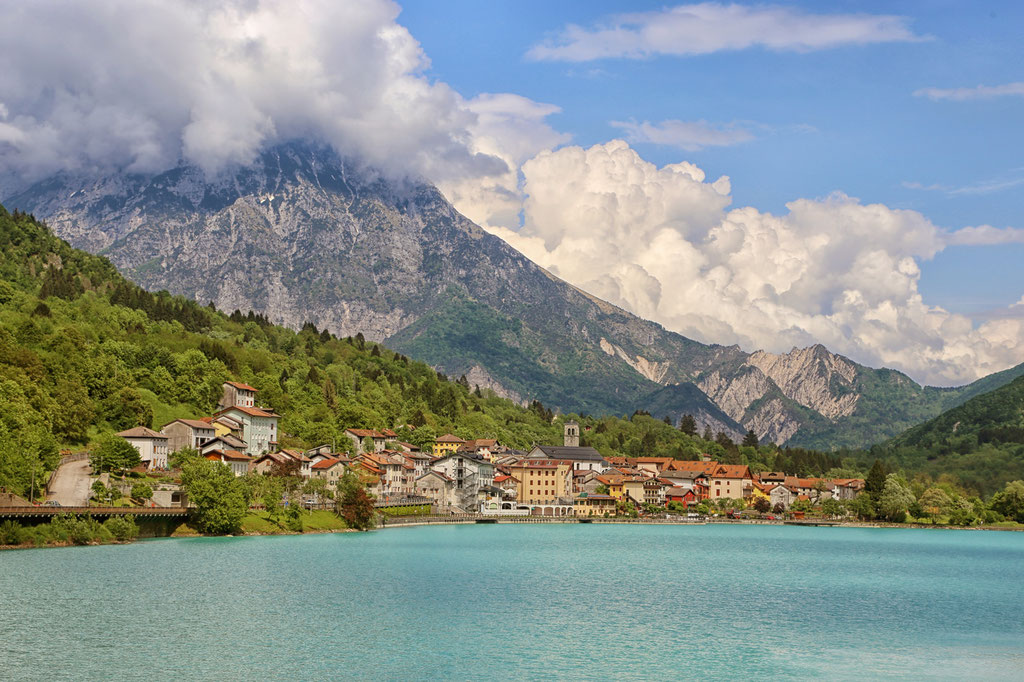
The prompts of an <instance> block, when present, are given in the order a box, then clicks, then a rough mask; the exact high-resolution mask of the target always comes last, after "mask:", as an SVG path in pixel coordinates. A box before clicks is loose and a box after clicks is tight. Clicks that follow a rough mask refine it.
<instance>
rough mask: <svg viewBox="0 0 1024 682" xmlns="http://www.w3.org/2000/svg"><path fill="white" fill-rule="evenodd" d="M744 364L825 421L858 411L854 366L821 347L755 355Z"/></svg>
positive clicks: (855, 369) (756, 353) (758, 352)
mask: <svg viewBox="0 0 1024 682" xmlns="http://www.w3.org/2000/svg"><path fill="white" fill-rule="evenodd" d="M747 364H748V365H750V366H752V367H756V368H758V369H759V370H761V371H762V372H763V373H764V374H765V376H767V377H768V378H770V379H771V380H772V381H774V382H775V385H776V386H778V387H779V388H780V389H781V390H782V392H783V394H784V395H785V396H786V397H787V398H791V399H793V400H795V401H796V402H798V403H800V404H801V405H803V406H804V407H809V408H811V409H812V410H814V411H815V412H817V413H818V414H820V415H822V416H823V417H825V418H826V419H833V420H834V419H838V418H840V417H848V416H850V415H851V414H853V412H854V410H856V409H857V400H858V398H859V397H860V396H859V395H858V394H857V393H855V392H854V390H855V385H854V382H855V381H856V379H857V366H856V365H855V364H854V363H852V362H850V361H849V360H847V359H846V358H844V357H842V356H839V355H834V354H832V353H830V352H828V350H827V349H826V348H825V347H824V346H820V345H819V346H812V347H810V348H802V349H800V348H794V349H793V350H792V351H790V352H789V353H786V354H785V355H774V354H772V353H766V352H764V351H757V352H755V353H752V354H751V356H750V357H749V358H748V359H747Z"/></svg>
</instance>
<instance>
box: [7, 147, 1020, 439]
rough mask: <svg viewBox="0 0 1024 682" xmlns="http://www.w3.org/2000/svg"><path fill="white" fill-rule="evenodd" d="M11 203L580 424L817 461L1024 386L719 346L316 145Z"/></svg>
mask: <svg viewBox="0 0 1024 682" xmlns="http://www.w3.org/2000/svg"><path fill="white" fill-rule="evenodd" d="M4 203H5V204H6V205H7V206H8V207H9V208H11V209H13V208H20V209H22V210H25V211H29V212H32V213H34V214H35V215H36V216H37V217H39V218H42V219H45V220H46V221H47V222H48V224H49V225H50V226H51V228H52V229H53V230H54V231H55V232H56V233H57V234H58V235H59V236H61V237H63V238H65V239H67V240H68V241H70V242H71V243H72V244H73V245H75V246H77V247H80V248H84V249H86V250H89V251H92V252H95V253H101V254H103V255H105V256H107V257H108V258H110V260H111V261H113V262H114V264H115V265H117V267H118V268H120V269H121V271H122V272H124V273H125V274H126V275H127V276H128V277H130V278H131V279H133V280H135V281H136V282H138V283H139V284H141V285H142V286H144V287H146V288H148V289H151V290H157V289H167V290H169V291H171V292H172V293H178V294H183V295H186V296H189V297H192V298H194V299H196V300H198V301H201V302H204V303H205V302H207V301H213V302H214V304H215V305H216V306H217V307H218V308H220V309H222V310H226V311H231V310H234V309H240V310H242V311H247V310H250V309H252V310H255V311H257V312H260V313H263V314H265V315H266V316H267V317H268V318H269V319H271V320H272V321H275V322H280V323H283V324H286V325H290V326H292V327H298V326H301V325H302V324H303V323H305V322H307V321H310V322H313V323H314V324H316V325H317V327H319V328H327V329H330V330H331V331H332V332H334V333H336V334H339V335H355V334H357V333H362V334H363V335H364V336H365V337H366V338H368V339H371V340H375V341H382V342H384V343H386V344H387V345H388V346H390V347H392V348H394V349H396V350H399V351H401V352H403V353H406V354H408V355H410V356H412V357H415V358H417V359H420V360H424V361H426V362H428V363H430V364H432V365H433V366H435V367H436V368H437V369H438V370H440V371H443V372H445V373H446V374H449V375H451V376H460V375H462V374H465V375H466V377H467V379H468V380H469V382H470V383H471V384H478V385H480V386H481V387H489V388H492V389H494V390H495V391H496V392H498V393H499V394H502V395H505V396H508V397H512V398H514V399H517V400H520V401H526V400H534V399H537V400H540V401H542V402H543V403H544V404H545V405H547V406H548V407H556V408H559V409H561V410H563V411H565V412H586V413H591V414H596V413H614V414H623V413H626V414H629V413H632V412H633V411H635V410H646V411H648V412H650V413H651V414H653V415H655V416H657V417H661V416H670V417H672V418H673V419H678V418H679V417H680V416H681V415H683V414H692V415H694V416H695V417H696V419H697V422H698V424H699V425H701V426H702V427H703V426H704V425H707V426H710V427H711V428H712V430H714V431H716V432H717V431H719V430H722V431H726V432H727V433H730V434H731V435H733V436H738V435H740V434H742V433H744V432H746V430H747V429H753V430H754V431H755V433H756V434H757V435H758V437H759V438H761V439H762V441H774V442H777V443H780V444H782V443H788V444H793V445H803V446H809V447H818V448H825V449H828V448H831V447H840V446H850V447H857V446H863V445H867V444H870V443H873V442H878V441H881V440H884V439H886V438H888V437H891V436H894V435H896V434H898V433H900V432H901V431H903V430H904V429H906V428H908V427H910V426H912V425H914V424H917V423H919V422H922V421H924V420H926V419H929V418H931V417H934V416H936V415H938V414H939V413H941V412H942V411H943V410H946V409H949V408H950V407H953V406H956V405H958V404H960V403H961V402H963V401H964V400H966V399H967V398H969V397H971V396H973V395H977V394H978V393H981V392H983V391H986V390H991V389H994V388H997V387H998V386H1000V385H1002V384H1005V383H1007V382H1009V381H1012V380H1013V379H1014V378H1016V377H1017V376H1020V375H1022V374H1024V365H1021V366H1019V367H1016V368H1014V369H1012V370H1007V371H1006V372H1002V373H999V374H996V375H992V376H991V377H986V378H985V379H982V380H980V381H978V382H975V383H974V384H971V385H969V386H966V387H961V388H954V389H940V388H930V387H921V386H920V385H918V384H917V383H915V382H914V381H913V380H911V379H910V378H909V377H908V376H906V375H905V374H902V373H901V372H897V371H894V370H887V369H872V368H868V367H865V366H863V365H859V364H857V363H855V362H852V361H851V360H849V359H847V358H845V357H842V356H840V355H836V354H833V353H831V352H829V351H828V350H827V349H826V348H824V347H823V346H813V347H811V348H805V349H794V350H792V351H791V352H789V353H786V354H781V355H777V354H772V353H766V352H762V351H758V352H755V353H746V352H744V351H742V350H741V349H740V348H738V347H737V346H719V345H705V344H702V343H698V342H696V341H693V340H691V339H688V338H686V337H683V336H681V335H679V334H676V333H673V332H670V331H667V330H665V329H664V328H663V327H661V326H660V325H658V324H656V323H653V322H649V321H646V320H643V319H641V318H638V317H636V316H635V315H632V314H630V313H628V312H626V311H624V310H622V309H620V308H617V307H616V306H613V305H611V304H609V303H607V302H605V301H602V300H600V299H598V298H595V297H594V296H591V295H589V294H587V293H585V292H583V291H580V290H579V289H576V288H575V287H573V286H571V285H569V284H567V283H566V282H564V281H562V280H560V279H558V278H557V277H555V276H554V275H552V274H551V273H549V272H547V271H546V270H544V269H543V268H541V267H539V266H538V265H536V264H534V263H533V262H531V261H530V260H529V259H527V258H526V257H525V256H523V255H522V254H521V253H519V252H518V251H516V250H515V249H513V248H512V247H511V246H509V245H508V244H507V243H505V242H504V241H502V240H501V239H499V238H497V237H495V236H493V235H490V234H488V233H487V232H485V231H484V230H482V229H481V228H480V227H478V226H477V225H475V224H473V223H472V222H471V221H469V220H468V219H466V218H465V217H463V216H462V215H461V214H459V213H458V211H456V210H455V208H454V207H452V205H451V204H450V203H449V202H448V201H447V200H446V199H445V198H444V197H443V196H442V194H441V193H440V192H439V191H438V190H437V189H436V188H434V187H433V186H431V185H428V184H425V183H417V182H411V181H394V180H390V179H388V178H386V177H384V176H382V175H380V174H378V173H375V172H374V171H372V170H371V169H367V168H365V167H362V166H360V165H359V164H357V163H354V162H352V161H350V160H346V159H343V158H340V157H338V156H337V155H336V154H335V153H334V152H332V151H330V150H328V149H325V148H322V147H319V146H315V145H310V144H306V143H298V142H296V143H290V144H286V145H281V146H279V147H276V148H274V149H271V150H268V151H266V152H264V153H263V154H262V155H261V156H260V157H259V158H258V159H257V160H256V161H255V163H253V164H252V165H251V166H250V167H248V168H245V169H241V170H239V171H238V172H236V173H233V174H230V175H226V176H223V177H219V178H216V179H213V180H209V179H207V178H206V177H205V176H204V175H203V173H202V172H201V171H200V170H199V169H197V168H194V167H191V166H187V165H182V166H180V167H178V168H175V169H172V170H170V171H166V172H163V173H160V174H156V175H138V174H105V175H100V174H91V175H90V174H61V175H58V176H54V177H51V178H48V179H46V180H44V181H41V182H38V183H36V184H35V185H33V186H32V187H30V188H28V189H27V190H25V191H23V192H20V193H19V194H16V195H14V196H11V197H7V198H6V199H5V200H4Z"/></svg>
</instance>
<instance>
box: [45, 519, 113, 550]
mask: <svg viewBox="0 0 1024 682" xmlns="http://www.w3.org/2000/svg"><path fill="white" fill-rule="evenodd" d="M103 531H104V529H103V526H101V525H100V523H99V522H98V521H96V520H95V519H93V518H92V517H87V518H84V519H83V518H79V517H77V516H75V515H74V514H60V515H58V516H55V517H53V520H52V521H50V533H49V536H50V538H49V539H50V540H51V541H55V542H70V543H72V544H74V545H88V544H89V543H90V542H93V541H94V540H102V539H104V538H103V536H104V535H108V536H109V533H104V532H103Z"/></svg>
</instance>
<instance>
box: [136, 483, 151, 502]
mask: <svg viewBox="0 0 1024 682" xmlns="http://www.w3.org/2000/svg"><path fill="white" fill-rule="evenodd" d="M132 499H133V500H139V501H145V500H151V499H153V488H152V487H150V486H149V484H147V483H136V484H135V485H133V486H132Z"/></svg>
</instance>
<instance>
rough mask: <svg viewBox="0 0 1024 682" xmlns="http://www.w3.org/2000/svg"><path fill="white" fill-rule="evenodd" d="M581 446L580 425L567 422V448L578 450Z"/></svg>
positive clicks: (571, 421)
mask: <svg viewBox="0 0 1024 682" xmlns="http://www.w3.org/2000/svg"><path fill="white" fill-rule="evenodd" d="M579 446H580V425H579V424H577V423H576V422H575V421H574V420H572V419H570V420H569V421H567V422H565V447H567V448H578V447H579Z"/></svg>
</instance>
